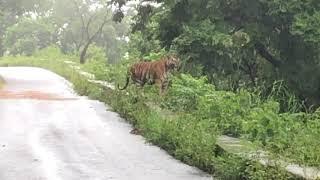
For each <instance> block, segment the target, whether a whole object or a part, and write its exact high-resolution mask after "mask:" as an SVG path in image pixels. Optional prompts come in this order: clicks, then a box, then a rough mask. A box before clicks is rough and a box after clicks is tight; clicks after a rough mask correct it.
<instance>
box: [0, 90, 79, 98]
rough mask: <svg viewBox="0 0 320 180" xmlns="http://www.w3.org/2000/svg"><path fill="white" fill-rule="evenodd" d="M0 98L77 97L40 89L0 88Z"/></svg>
mask: <svg viewBox="0 0 320 180" xmlns="http://www.w3.org/2000/svg"><path fill="white" fill-rule="evenodd" d="M0 99H36V100H52V101H67V100H77V98H66V97H61V96H59V95H57V94H53V93H45V92H41V91H19V92H13V91H6V90H0Z"/></svg>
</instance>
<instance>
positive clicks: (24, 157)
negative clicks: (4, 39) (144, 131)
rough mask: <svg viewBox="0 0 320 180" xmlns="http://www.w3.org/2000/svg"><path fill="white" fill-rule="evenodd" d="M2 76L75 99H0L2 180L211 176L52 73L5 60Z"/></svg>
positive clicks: (19, 88) (14, 86) (200, 179)
mask: <svg viewBox="0 0 320 180" xmlns="http://www.w3.org/2000/svg"><path fill="white" fill-rule="evenodd" d="M0 75H1V76H2V77H3V78H4V79H5V81H6V85H5V86H4V89H3V90H4V91H9V92H14V93H17V92H23V91H35V92H42V93H52V94H55V95H57V96H59V97H60V98H61V97H62V98H67V99H69V98H74V99H73V100H70V99H69V100H49V99H45V98H43V97H42V99H40V100H39V99H29V98H15V97H12V98H10V97H9V98H1V99H0V159H1V160H0V180H108V179H111V180H209V179H212V178H211V177H210V176H209V175H207V174H205V173H203V172H201V171H199V170H198V169H196V168H193V167H190V166H188V165H185V164H183V163H181V162H179V161H177V160H174V159H173V158H172V157H171V156H169V155H167V154H166V153H165V152H164V151H162V150H160V149H159V148H158V147H155V146H151V145H149V144H146V143H145V140H144V139H143V138H142V137H141V136H134V135H131V134H130V133H129V132H130V130H131V129H132V128H131V126H130V125H128V124H127V123H126V122H124V121H123V120H122V119H121V118H120V117H119V116H118V115H117V114H116V113H114V112H111V111H108V110H106V109H108V107H106V106H105V105H104V104H103V103H100V102H98V101H93V100H88V99H87V98H85V97H79V96H77V95H76V94H75V93H74V92H73V91H72V88H71V86H70V84H69V83H68V82H67V81H66V80H64V79H63V78H61V77H60V76H58V75H56V74H54V73H52V72H49V71H47V70H43V69H39V68H27V67H10V68H8V67H3V68H0Z"/></svg>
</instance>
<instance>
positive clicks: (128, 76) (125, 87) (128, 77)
mask: <svg viewBox="0 0 320 180" xmlns="http://www.w3.org/2000/svg"><path fill="white" fill-rule="evenodd" d="M129 81H130V75H129V73H128V75H127V80H126V85H125V86H124V87H123V88H120V86H119V84H118V89H119V90H125V89H127V87H128V85H129Z"/></svg>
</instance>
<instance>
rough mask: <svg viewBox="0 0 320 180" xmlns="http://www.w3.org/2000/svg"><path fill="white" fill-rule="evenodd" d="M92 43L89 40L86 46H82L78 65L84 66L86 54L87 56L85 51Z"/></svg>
mask: <svg viewBox="0 0 320 180" xmlns="http://www.w3.org/2000/svg"><path fill="white" fill-rule="evenodd" d="M91 43H92V41H91V40H89V41H88V42H87V44H86V45H85V46H84V48H83V50H82V51H81V54H80V64H84V63H85V62H86V54H87V51H88V48H89V46H90V44H91Z"/></svg>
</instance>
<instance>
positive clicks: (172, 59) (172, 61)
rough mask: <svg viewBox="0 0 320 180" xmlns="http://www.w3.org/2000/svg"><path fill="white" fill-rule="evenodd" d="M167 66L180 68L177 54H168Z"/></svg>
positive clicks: (172, 68) (175, 68)
mask: <svg viewBox="0 0 320 180" xmlns="http://www.w3.org/2000/svg"><path fill="white" fill-rule="evenodd" d="M166 66H167V68H168V69H170V70H179V68H180V59H179V57H178V56H176V55H170V56H167V61H166Z"/></svg>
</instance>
